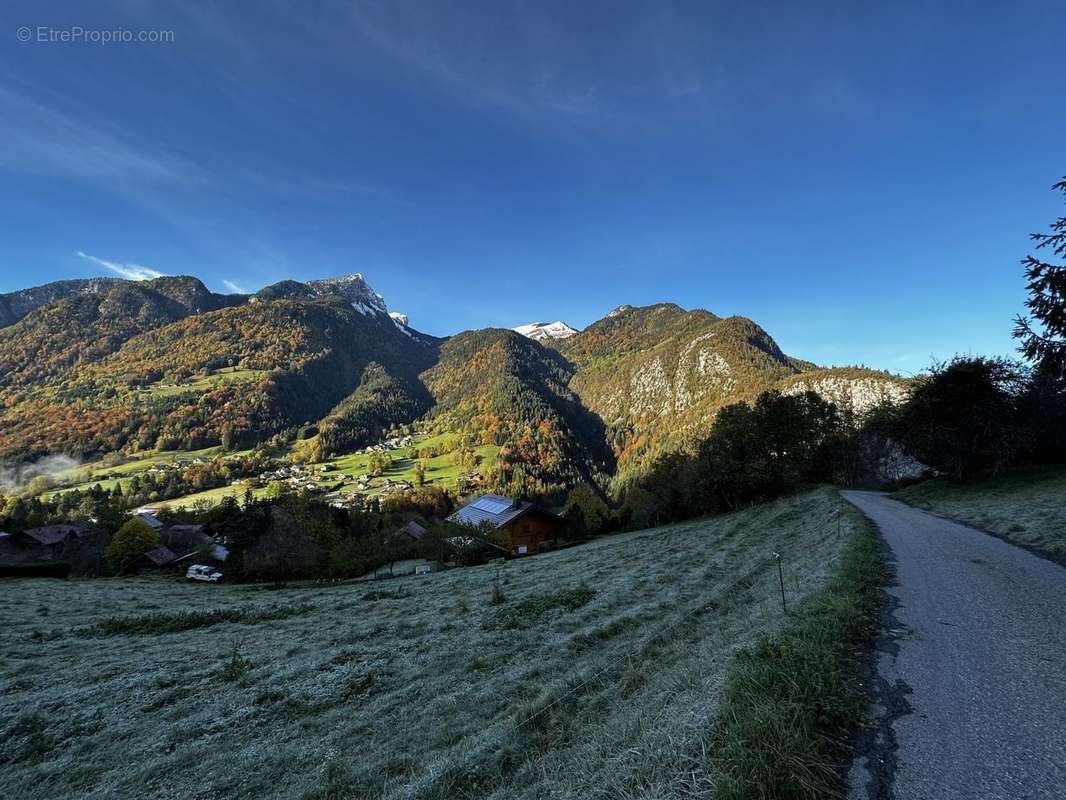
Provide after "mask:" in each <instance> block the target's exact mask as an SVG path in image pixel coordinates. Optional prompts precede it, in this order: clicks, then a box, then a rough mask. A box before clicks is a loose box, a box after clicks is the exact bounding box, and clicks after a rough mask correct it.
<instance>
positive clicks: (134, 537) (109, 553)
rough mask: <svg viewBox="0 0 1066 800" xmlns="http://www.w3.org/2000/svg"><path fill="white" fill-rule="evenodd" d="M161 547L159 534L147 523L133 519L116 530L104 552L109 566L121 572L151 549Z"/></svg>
mask: <svg viewBox="0 0 1066 800" xmlns="http://www.w3.org/2000/svg"><path fill="white" fill-rule="evenodd" d="M157 547H159V536H158V534H156V532H155V531H153V530H152V528H151V527H150V526H149V525H148V524H147V523H146V522H142V521H141V520H139V519H131V520H129V521H128V522H126V523H125V524H124V525H123V526H122V527H121V528H119V529H118V530H117V531H115V535H114V536H112V537H111V543H110V544H109V545H108V546H107V550H106V551H105V552H104V557H105V558H106V559H107V563H108V566H110V567H111V569H112V570H113V571H114V572H116V573H118V574H121V573H123V572H125V571H126V570H128V569H129V568H130V566H131V565H132V564H133V562H134V561H136V560H137V559H138V558H140V557H141V556H143V555H144V554H145V553H147V552H148V551H149V550H154V549H155V548H157Z"/></svg>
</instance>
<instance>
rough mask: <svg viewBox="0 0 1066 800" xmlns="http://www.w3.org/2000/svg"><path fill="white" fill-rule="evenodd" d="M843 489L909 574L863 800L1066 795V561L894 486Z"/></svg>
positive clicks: (888, 634)
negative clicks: (917, 502) (914, 502)
mask: <svg viewBox="0 0 1066 800" xmlns="http://www.w3.org/2000/svg"><path fill="white" fill-rule="evenodd" d="M842 494H843V496H844V497H845V499H847V500H848V501H850V502H851V503H853V504H854V505H855V506H857V507H858V508H859V509H860V510H861V511H863V512H864V513H865V514H866V515H867V516H868V517H869V518H870V519H872V520H873V521H874V522H875V523H877V525H878V527H879V528H880V530H881V535H882V537H883V538H884V541H885V543H886V544H887V546H888V548H889V549H890V550H891V557H892V558H893V559H894V561H895V569H896V585H894V586H892V587H890V589H889V596H890V607H889V608H888V609H887V610H886V612H885V632H884V636H883V637H882V640H881V642H880V644H879V647H878V651H877V656H876V669H877V676H876V682H875V683H876V685H875V687H874V689H875V690H874V694H875V698H876V699H875V703H874V709H873V713H874V717H875V721H876V723H877V726H878V727H877V730H876V734H875V735H873V736H872V737H871V739H872V741H870V742H868V743H867V745H868V746H867V747H866V748H865V749H866V750H867V752H866V753H865V754H860V757H859V758H857V759H856V762H855V764H854V766H853V767H852V769H851V773H850V775H849V784H850V790H849V797H850V798H852V799H853V800H855V799H857V798H862V800H867V799H868V798H877V800H885V799H886V798H898V800H950V799H951V798H974V799H975V800H977V799H978V798H981V799H982V800H984V799H988V800H993V799H995V798H1003V799H1004V800H1008V799H1009V800H1026V799H1029V798H1057V799H1061V798H1066V568H1063V567H1062V566H1059V565H1058V564H1055V563H1053V562H1051V561H1048V560H1045V559H1042V558H1040V557H1039V556H1036V555H1033V554H1032V553H1030V552H1027V551H1026V550H1022V549H1021V548H1018V547H1015V546H1013V545H1010V544H1007V543H1006V542H1004V541H1002V540H1000V539H997V538H995V537H993V536H989V535H987V534H984V533H981V532H980V531H977V530H975V529H973V528H970V527H967V526H965V525H961V524H959V523H955V522H950V521H948V520H945V519H942V518H941V517H937V516H935V515H933V514H929V513H927V512H924V511H919V510H918V509H915V508H911V507H910V506H907V505H905V504H903V503H901V502H899V501H897V500H892V499H890V498H888V497H886V496H884V495H882V494H877V493H874V492H842ZM1063 502H1066V498H1063ZM860 749H862V748H860Z"/></svg>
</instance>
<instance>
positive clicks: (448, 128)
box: [0, 0, 1066, 372]
mask: <svg viewBox="0 0 1066 800" xmlns="http://www.w3.org/2000/svg"><path fill="white" fill-rule="evenodd" d="M87 5H89V4H84V3H70V4H68V3H63V2H56V3H48V4H27V3H9V2H7V1H6V0H5V1H4V6H5V7H6V10H5V13H4V14H3V15H2V17H3V20H4V25H5V27H6V28H7V30H4V31H2V32H0V37H2V38H0V108H2V109H3V113H2V114H0V219H2V220H3V226H2V229H3V236H2V237H0V291H9V290H12V289H15V288H20V287H22V286H26V285H32V284H37V283H43V282H46V281H49V280H56V279H60V278H70V277H81V276H88V275H95V274H106V273H107V272H108V268H107V266H106V265H105V264H103V263H102V262H110V263H112V264H125V265H137V266H140V267H143V268H146V269H148V270H153V271H155V272H158V273H163V274H193V275H196V276H198V277H200V278H201V279H203V280H204V281H205V283H207V284H208V285H209V286H210V287H211V288H213V289H215V290H219V291H226V290H227V287H228V286H229V287H233V286H236V287H241V288H243V289H247V290H254V289H257V288H259V287H260V286H263V285H266V284H269V283H272V282H275V281H277V280H280V279H283V278H296V279H311V278H319V277H326V276H330V275H337V274H342V273H347V272H356V271H358V272H362V273H364V274H365V275H366V276H367V278H368V280H369V281H370V283H371V284H372V285H373V286H374V287H375V288H376V289H377V290H378V291H379V292H380V293H381V294H383V295H384V296H385V298H386V301H387V302H388V303H389V306H390V308H393V309H395V310H399V311H403V312H406V313H407V314H409V315H410V317H411V322H412V325H414V326H415V327H417V328H419V329H421V330H425V331H427V332H430V333H434V334H441V335H443V334H448V333H453V332H455V331H457V330H461V329H466V328H472V327H481V326H487V325H499V326H514V325H518V324H521V323H525V322H530V321H534V320H553V319H564V320H566V321H568V322H570V323H571V324H573V325H575V326H583V325H586V324H588V323H589V322H592V321H593V320H595V319H598V318H599V317H601V316H602V315H603V314H604V313H606V312H607V311H609V310H610V309H611V308H613V307H615V306H617V305H619V304H621V303H630V304H634V305H642V304H647V303H653V302H660V301H672V302H676V303H678V304H680V305H682V306H685V307H689V308H691V307H704V308H708V309H710V310H712V311H714V312H716V313H718V314H721V315H727V314H743V315H745V316H749V317H751V318H753V319H755V320H756V321H757V322H759V323H760V324H762V325H763V326H764V327H765V328H766V329H767V330H768V331H769V332H770V333H771V335H773V336H774V337H775V338H776V339H777V340H778V342H779V343H780V344H781V346H782V347H783V348H784V349H785V350H786V351H787V352H789V353H791V354H794V355H796V356H800V357H803V358H808V359H812V360H815V361H818V362H820V363H825V364H849V363H864V364H867V365H870V366H875V367H880V368H886V369H891V370H894V371H901V372H908V371H914V370H918V369H921V368H922V367H924V366H926V365H927V364H928V363H929V361H930V357H931V356H937V357H946V356H950V355H952V354H953V353H956V352H984V353H1011V352H1013V346H1014V345H1013V342H1012V340H1011V338H1010V330H1011V317H1012V316H1013V315H1014V314H1016V313H1017V312H1018V311H1019V310H1021V307H1022V303H1023V301H1024V297H1025V292H1024V282H1023V279H1022V274H1021V269H1020V267H1019V264H1018V262H1019V260H1020V259H1021V258H1022V256H1024V255H1025V254H1026V252H1028V251H1029V242H1028V238H1027V235H1028V234H1029V233H1030V232H1032V231H1036V230H1044V229H1046V228H1047V226H1048V224H1049V223H1050V222H1051V220H1052V219H1054V218H1055V217H1057V216H1059V215H1061V214H1062V213H1063V207H1062V203H1061V199H1060V197H1059V196H1057V195H1055V194H1053V193H1052V192H1051V191H1049V189H1050V186H1051V184H1052V183H1054V181H1055V180H1057V179H1058V178H1059V177H1061V176H1062V175H1064V174H1066V83H1064V82H1063V81H1062V75H1063V69H1064V65H1063V59H1062V49H1061V32H1062V30H1063V29H1064V28H1066V6H1064V5H1062V4H1059V3H1050V2H1041V3H1033V4H1029V3H1025V2H1018V3H1013V4H1006V3H981V2H968V3H929V2H921V3H908V2H893V3H866V4H857V3H850V2H839V3H787V2H782V3H755V2H753V3H734V2H728V3H711V2H705V1H704V2H693V3H668V2H663V0H655V2H577V3H575V2H573V1H572V0H570V1H569V2H535V3H534V2H526V3H513V2H507V0H495V1H494V2H486V3H468V2H461V3H454V4H453V3H437V2H425V3H408V2H404V1H403V0H388V1H387V2H380V3H369V2H350V3H341V2H321V3H318V2H309V3H305V4H299V5H298V6H296V5H292V4H287V3H286V4H281V3H278V4H276V5H275V4H273V3H270V2H258V3H239V2H226V3H217V4H212V3H207V2H180V3H179V2H174V3H150V2H142V1H135V0H129V1H128V2H116V3H98V4H92V6H93V8H86V6H87ZM35 6H36V7H35ZM295 8H300V9H302V10H301V11H299V12H296V11H293V10H291V9H295ZM20 26H27V27H28V28H29V29H30V30H31V31H32V32H33V34H32V38H31V41H29V42H20V41H18V38H17V35H16V32H17V29H18V28H19V27H20ZM72 26H80V27H81V28H82V29H84V30H87V31H88V30H112V31H113V30H128V31H133V32H138V31H141V30H167V31H172V32H173V41H171V42H161V43H139V42H129V43H122V42H112V43H107V44H104V43H93V42H84V41H83V42H66V43H64V42H58V41H40V40H38V36H39V33H40V32H41V29H45V31H44V33H43V35H44V36H45V37H46V38H47V37H48V36H51V35H53V34H49V33H48V32H47V29H54V30H57V31H62V30H65V29H69V28H71V27H72ZM79 253H81V254H84V255H79ZM85 256H91V257H92V258H86V257H85ZM94 259H95V260H94Z"/></svg>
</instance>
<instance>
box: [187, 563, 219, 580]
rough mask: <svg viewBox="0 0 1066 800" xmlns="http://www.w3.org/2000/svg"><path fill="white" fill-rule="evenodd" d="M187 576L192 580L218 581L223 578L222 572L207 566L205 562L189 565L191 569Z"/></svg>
mask: <svg viewBox="0 0 1066 800" xmlns="http://www.w3.org/2000/svg"><path fill="white" fill-rule="evenodd" d="M185 577H186V578H188V579H189V580H190V581H207V582H208V583H218V582H219V581H220V580H221V579H222V573H221V572H219V571H218V570H216V569H215V568H214V567H205V566H204V565H203V564H193V565H192V566H191V567H189V571H188V572H186V573H185Z"/></svg>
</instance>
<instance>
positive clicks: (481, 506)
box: [471, 497, 511, 514]
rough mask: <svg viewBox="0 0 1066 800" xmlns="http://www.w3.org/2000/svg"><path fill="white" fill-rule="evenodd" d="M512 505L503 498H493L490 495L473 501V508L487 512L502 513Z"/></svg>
mask: <svg viewBox="0 0 1066 800" xmlns="http://www.w3.org/2000/svg"><path fill="white" fill-rule="evenodd" d="M510 507H511V504H510V503H505V502H503V501H502V500H493V499H492V498H489V497H482V498H481V499H480V500H475V501H474V502H473V503H471V508H476V509H477V510H478V511H484V512H485V513H486V514H502V513H503V512H504V511H506V510H507V509H509V508H510Z"/></svg>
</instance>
